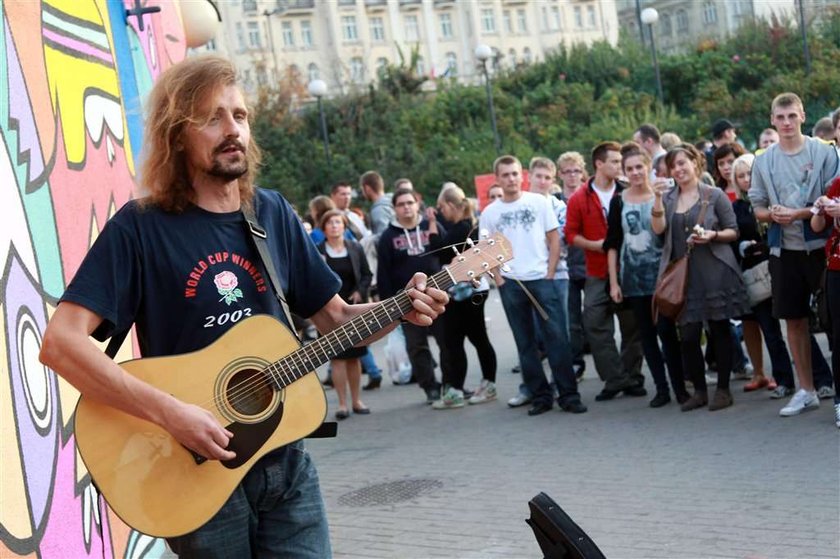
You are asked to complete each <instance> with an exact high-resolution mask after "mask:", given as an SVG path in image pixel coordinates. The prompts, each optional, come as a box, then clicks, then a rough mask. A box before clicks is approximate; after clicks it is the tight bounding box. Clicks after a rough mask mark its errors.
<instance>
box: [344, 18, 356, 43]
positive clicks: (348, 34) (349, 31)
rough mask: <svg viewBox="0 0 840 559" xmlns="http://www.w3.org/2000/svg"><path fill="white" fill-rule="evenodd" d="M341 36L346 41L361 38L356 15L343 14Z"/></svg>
mask: <svg viewBox="0 0 840 559" xmlns="http://www.w3.org/2000/svg"><path fill="white" fill-rule="evenodd" d="M341 36H342V37H343V38H344V40H345V41H358V40H359V31H358V30H357V29H356V16H341Z"/></svg>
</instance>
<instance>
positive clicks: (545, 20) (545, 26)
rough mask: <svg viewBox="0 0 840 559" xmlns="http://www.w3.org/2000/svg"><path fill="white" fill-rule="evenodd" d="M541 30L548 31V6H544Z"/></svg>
mask: <svg viewBox="0 0 840 559" xmlns="http://www.w3.org/2000/svg"><path fill="white" fill-rule="evenodd" d="M540 31H543V32H545V31H548V7H546V6H543V7H542V17H541V18H540Z"/></svg>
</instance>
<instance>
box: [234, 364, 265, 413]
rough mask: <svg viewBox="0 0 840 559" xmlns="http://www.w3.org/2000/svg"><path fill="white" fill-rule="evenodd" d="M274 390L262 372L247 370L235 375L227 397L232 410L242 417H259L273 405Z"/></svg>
mask: <svg viewBox="0 0 840 559" xmlns="http://www.w3.org/2000/svg"><path fill="white" fill-rule="evenodd" d="M273 396H274V388H273V387H272V386H271V384H270V383H269V382H268V380H267V379H266V378H265V375H263V374H262V373H261V372H259V371H257V370H254V369H245V370H242V371H239V372H237V373H236V374H234V375H233V376H232V377H231V378H230V381H229V382H228V385H227V392H226V394H225V397H226V399H227V401H228V403H229V405H230V407H231V408H233V409H234V410H236V412H237V413H240V414H242V415H245V416H248V415H258V414H260V413H262V412H263V411H264V410H265V409H266V408H268V407H269V406H270V405H271V400H272V397H273Z"/></svg>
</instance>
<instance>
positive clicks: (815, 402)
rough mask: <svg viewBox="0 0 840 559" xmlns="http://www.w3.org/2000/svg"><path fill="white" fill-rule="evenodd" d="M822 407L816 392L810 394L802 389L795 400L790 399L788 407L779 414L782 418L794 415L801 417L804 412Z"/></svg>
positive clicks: (795, 395)
mask: <svg viewBox="0 0 840 559" xmlns="http://www.w3.org/2000/svg"><path fill="white" fill-rule="evenodd" d="M818 407H820V400H819V398H817V393H816V392H808V391H807V390H804V389H802V388H800V389H799V390H798V391H797V392H796V394H794V395H793V398H791V399H790V402H788V405H786V406H785V407H783V408H782V409H781V411H780V412H779V415H781V416H782V417H790V416H792V415H799V414H800V413H802V412H804V411H810V410H815V409H817V408H818Z"/></svg>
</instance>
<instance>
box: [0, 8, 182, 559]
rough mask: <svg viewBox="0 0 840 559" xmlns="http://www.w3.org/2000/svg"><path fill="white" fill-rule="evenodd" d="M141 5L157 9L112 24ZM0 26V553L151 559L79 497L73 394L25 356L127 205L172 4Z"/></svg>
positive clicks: (91, 494) (177, 51) (10, 11)
mask: <svg viewBox="0 0 840 559" xmlns="http://www.w3.org/2000/svg"><path fill="white" fill-rule="evenodd" d="M191 1H194V0H191ZM146 4H155V5H157V6H160V8H161V10H160V11H159V12H157V13H150V14H143V15H141V16H139V17H138V16H130V17H128V20H129V21H126V19H127V17H126V9H127V8H136V7H138V6H141V7H142V6H143V5H146ZM141 17H142V21H143V25H140V18H141ZM0 23H1V24H0V216H2V220H0V448H2V461H0V503H2V506H0V557H7V556H9V557H11V556H34V557H62V558H64V557H73V558H77V557H133V558H135V557H160V556H162V555H164V553H165V546H164V543H163V542H162V541H161V540H156V539H153V538H149V537H148V536H145V535H142V534H139V533H137V532H134V531H132V530H131V529H130V528H128V527H127V526H125V525H124V524H122V523H121V522H120V520H119V519H118V518H116V517H115V516H114V515H113V514H112V513H110V512H109V511H108V508H107V506H106V505H105V504H104V502H103V500H102V499H101V498H100V497H99V496H98V494H97V493H96V491H95V490H94V489H93V487H92V485H91V482H90V478H89V476H88V475H87V472H86V471H85V470H84V466H83V465H82V463H81V461H80V459H79V456H78V454H77V452H76V449H75V444H74V440H73V432H72V418H73V408H74V405H75V402H76V400H77V397H78V395H77V393H76V392H75V391H74V390H73V388H72V387H71V386H69V385H68V384H67V383H66V382H64V381H63V380H61V379H60V378H59V377H57V376H56V375H55V374H54V373H53V372H52V371H50V370H48V369H46V368H45V367H44V366H43V365H41V364H40V363H39V361H38V353H39V351H40V342H41V335H42V333H43V331H44V328H45V326H46V323H47V321H48V319H49V316H50V315H51V313H52V311H53V310H54V308H55V305H56V304H57V300H58V298H59V297H60V296H61V293H62V292H63V290H64V287H65V285H66V282H67V281H68V280H69V279H70V278H71V277H72V276H73V273H74V272H75V270H76V269H77V267H78V265H79V263H80V262H81V259H82V258H83V257H84V254H85V253H86V251H87V249H88V247H89V246H90V244H91V242H92V240H93V239H94V238H95V237H96V235H97V233H98V231H99V230H100V229H101V227H102V225H103V224H104V223H105V221H106V220H107V219H108V217H109V216H111V215H112V214H113V213H114V211H116V209H117V208H119V207H120V206H121V205H122V204H124V203H125V202H126V201H128V200H129V199H130V198H131V197H132V196H133V193H134V189H135V182H134V178H135V172H136V171H135V169H136V167H135V162H136V160H137V156H138V150H139V147H140V145H141V137H142V113H141V100H142V99H143V96H144V94H145V93H146V92H147V91H148V90H149V88H150V87H151V84H152V83H153V82H154V79H155V77H156V76H157V75H158V74H159V73H160V72H161V71H162V70H163V69H165V68H166V67H167V66H169V65H171V64H172V63H174V62H177V61H178V60H181V59H182V58H183V57H184V56H185V54H186V49H187V46H186V41H185V32H184V29H183V27H184V26H183V23H182V18H181V8H180V7H179V4H178V0H156V1H154V2H151V1H149V0H147V1H145V2H134V1H133V0H125V1H123V0H0ZM132 345H133V344H126V347H123V349H122V350H121V354H120V357H122V358H129V357H131V356H132V354H133V353H134V348H133V347H132Z"/></svg>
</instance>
